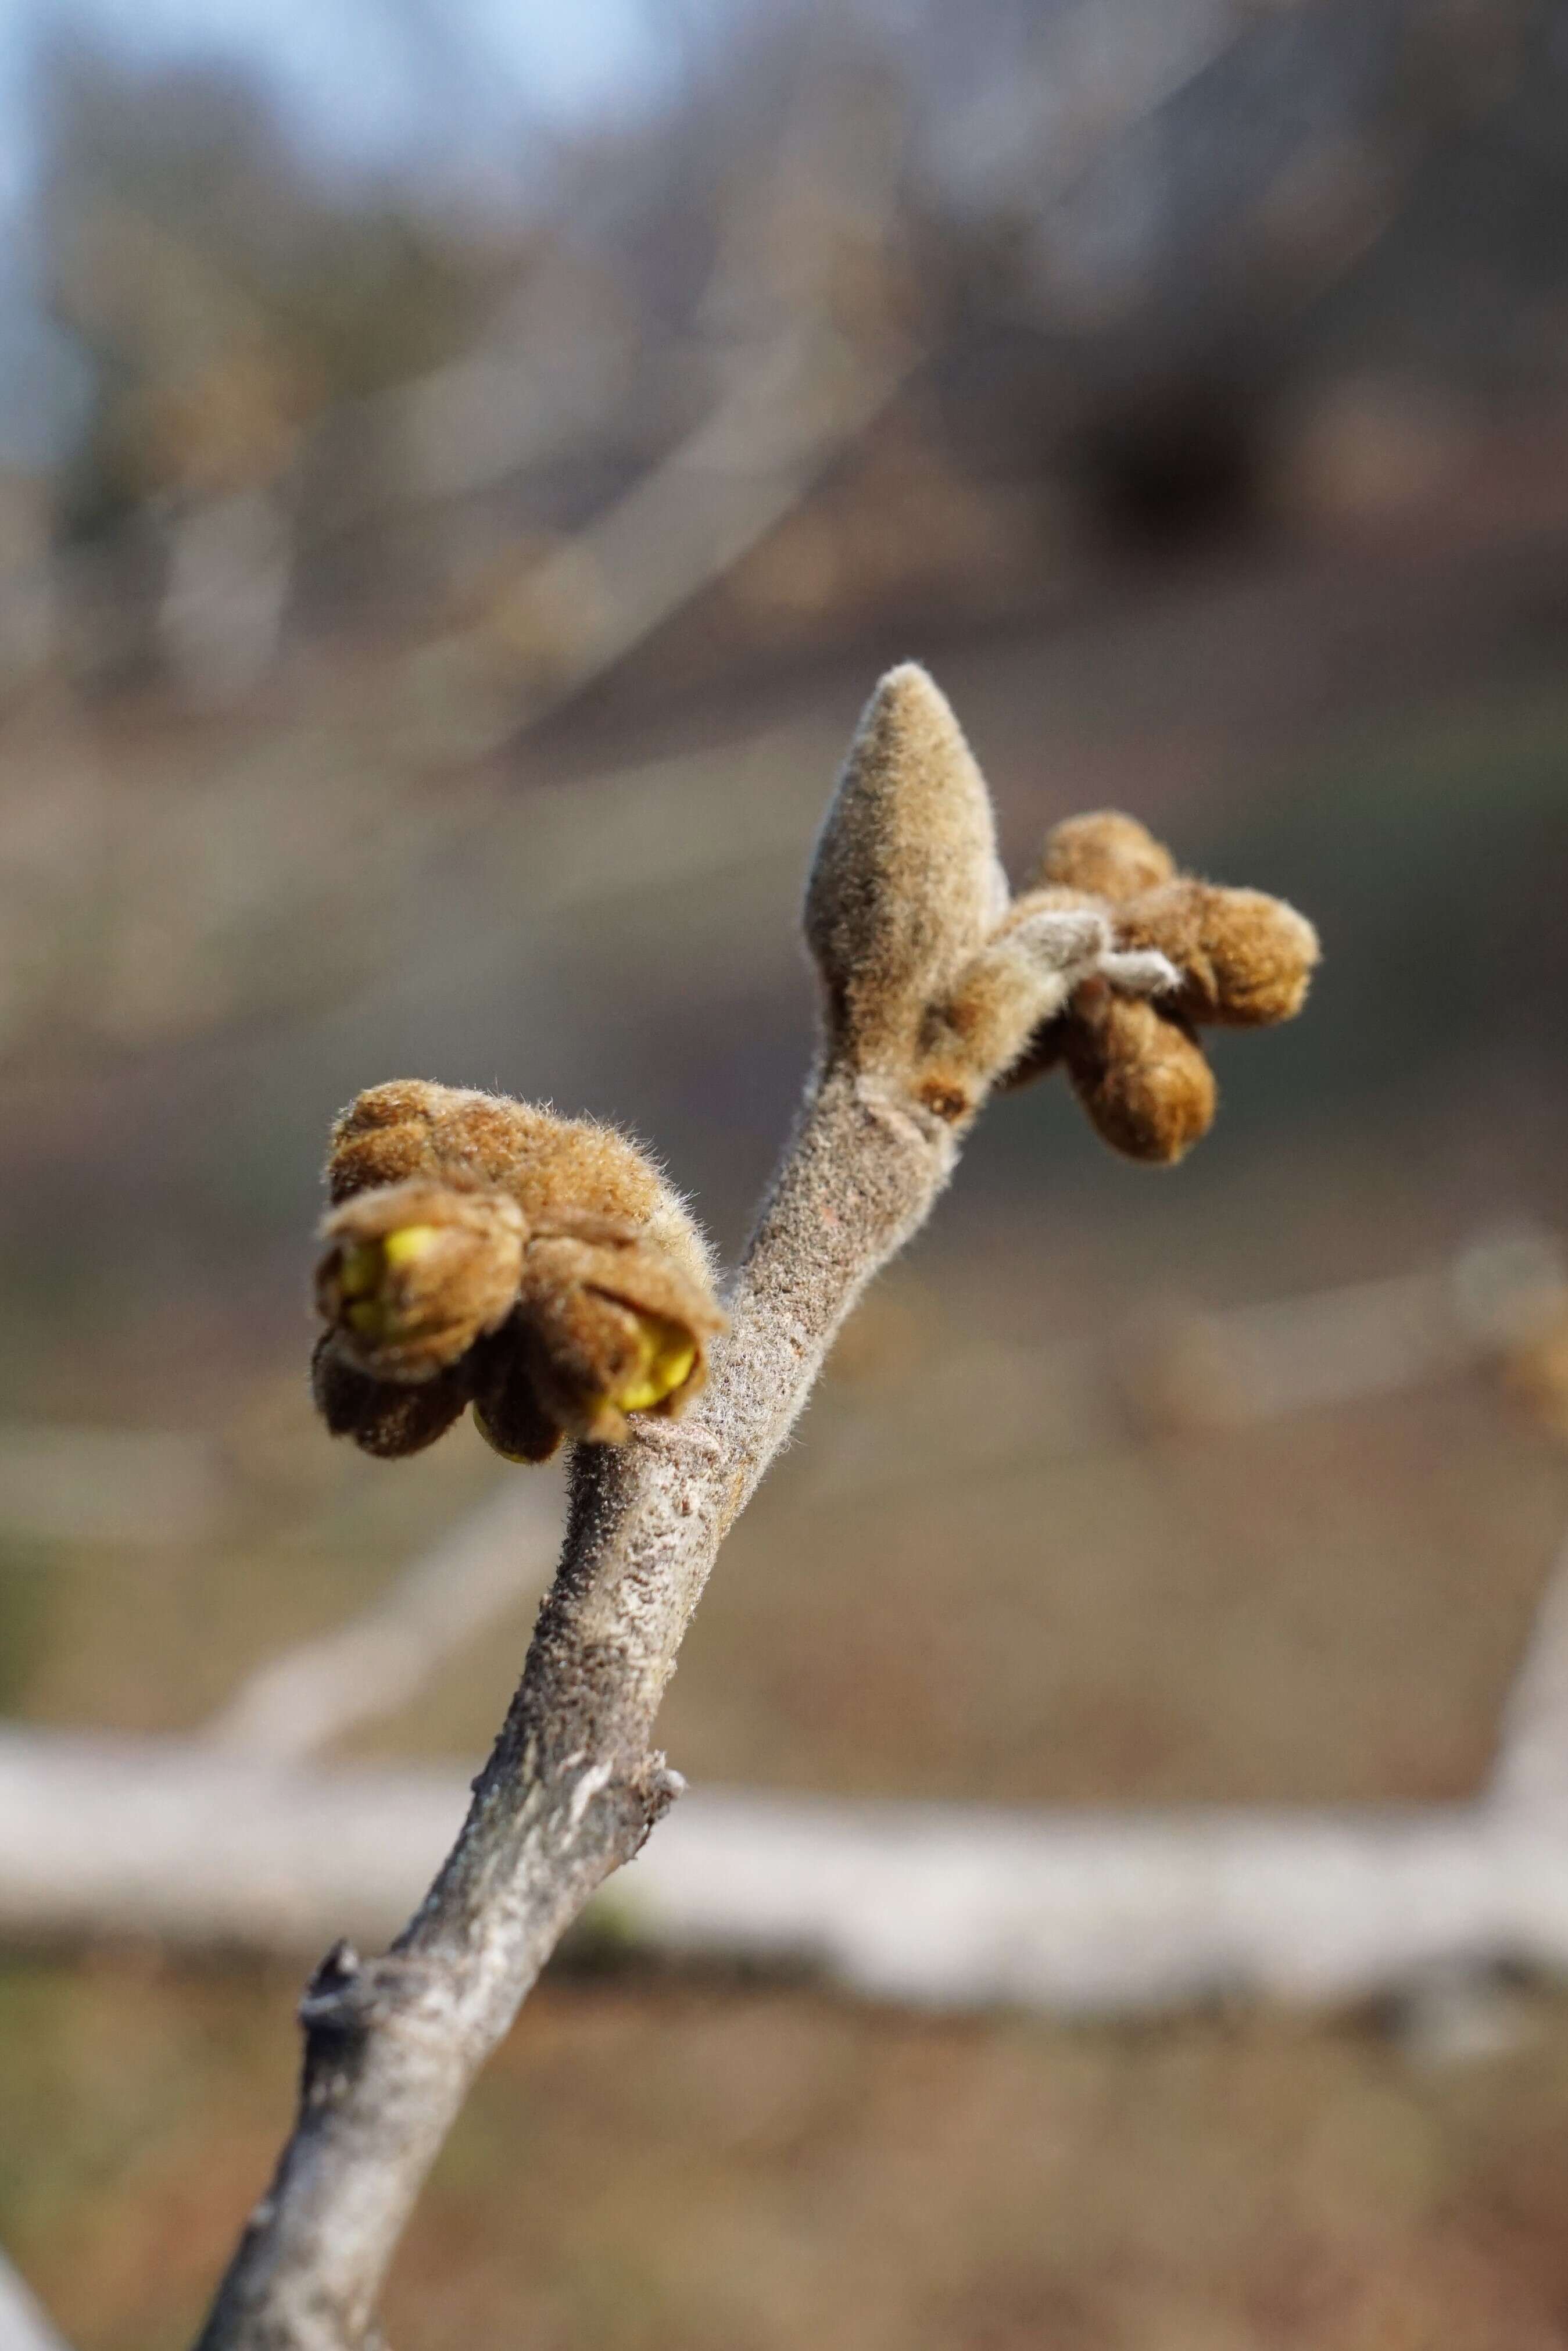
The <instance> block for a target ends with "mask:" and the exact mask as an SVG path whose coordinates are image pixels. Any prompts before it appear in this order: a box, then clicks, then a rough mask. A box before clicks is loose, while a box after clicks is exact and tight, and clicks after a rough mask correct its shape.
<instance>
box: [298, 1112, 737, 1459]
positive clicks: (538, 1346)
mask: <svg viewBox="0 0 1568 2351" xmlns="http://www.w3.org/2000/svg"><path fill="white" fill-rule="evenodd" d="M329 1176H330V1180H331V1184H332V1187H333V1192H334V1195H335V1196H336V1198H337V1200H338V1202H339V1204H340V1205H339V1206H338V1207H335V1208H334V1209H333V1211H332V1213H331V1214H330V1215H329V1217H328V1219H327V1222H326V1225H325V1227H324V1237H325V1238H326V1240H327V1242H328V1249H327V1254H326V1256H325V1258H324V1259H323V1260H322V1263H321V1266H320V1269H319V1274H318V1277H317V1302H318V1305H319V1309H320V1312H321V1315H322V1318H323V1320H324V1322H326V1324H327V1326H328V1327H327V1332H326V1334H325V1336H324V1337H323V1339H322V1341H321V1343H320V1345H319V1348H318V1350H317V1357H316V1367H315V1373H314V1384H315V1392H316V1400H317V1403H318V1405H319V1408H320V1410H321V1412H322V1414H323V1416H324V1417H325V1418H326V1420H327V1423H328V1426H329V1427H330V1428H331V1429H332V1430H333V1432H334V1433H335V1434H339V1435H344V1436H350V1437H353V1439H354V1440H355V1442H356V1443H357V1444H359V1445H361V1446H362V1447H364V1449H365V1450H366V1451H367V1452H371V1453H377V1454H381V1455H382V1456H396V1455H401V1454H405V1453H412V1452H416V1451H418V1450H419V1449H420V1448H421V1447H423V1446H425V1445H428V1444H431V1443H432V1442H433V1441H434V1438H435V1437H439V1436H440V1435H441V1434H442V1432H443V1431H444V1429H446V1428H448V1427H450V1426H451V1425H452V1423H453V1421H454V1420H455V1419H456V1418H457V1417H458V1416H459V1415H460V1414H461V1413H462V1411H463V1410H464V1408H465V1406H466V1405H472V1406H473V1411H474V1418H475V1424H476V1426H477V1428H478V1430H479V1433H480V1434H481V1436H482V1437H484V1438H485V1439H486V1443H488V1444H489V1445H491V1446H492V1447H494V1448H495V1450H496V1451H497V1453H500V1454H502V1455H504V1456H505V1457H506V1458H507V1459H508V1460H514V1461H542V1460H544V1459H546V1458H548V1457H549V1455H550V1454H551V1453H552V1452H553V1451H554V1450H555V1448H556V1447H557V1446H558V1445H559V1442H560V1440H561V1437H563V1436H570V1437H578V1438H584V1439H588V1440H590V1441H592V1442H596V1443H601V1444H619V1443H620V1442H621V1441H622V1439H623V1438H624V1437H626V1436H627V1434H628V1420H627V1416H628V1415H629V1414H632V1413H654V1414H658V1415H660V1416H664V1417H670V1416H674V1415H675V1414H677V1413H679V1412H682V1411H684V1409H685V1406H686V1405H687V1404H688V1403H689V1402H690V1401H691V1399H692V1397H693V1396H695V1395H696V1394H697V1392H698V1390H699V1389H700V1388H701V1386H702V1384H703V1380H704V1378H705V1376H706V1365H707V1344H708V1342H709V1340H710V1339H711V1338H712V1337H713V1336H714V1335H715V1333H716V1332H718V1331H719V1330H721V1329H722V1328H723V1317H722V1315H721V1314H720V1313H719V1311H718V1309H717V1308H716V1305H715V1304H714V1301H713V1296H712V1292H711V1290H710V1288H709V1285H708V1279H707V1266H706V1256H705V1253H704V1250H703V1246H702V1242H701V1238H700V1237H699V1236H698V1234H697V1232H696V1228H695V1226H694V1225H693V1224H692V1222H691V1219H690V1217H688V1216H687V1215H686V1212H685V1208H684V1207H683V1206H682V1204H681V1203H680V1201H679V1200H678V1199H677V1198H676V1196H675V1195H674V1194H673V1193H672V1192H671V1191H670V1190H669V1188H668V1186H666V1185H665V1184H664V1179H663V1177H662V1176H661V1175H659V1172H658V1170H657V1169H656V1168H655V1167H654V1166H653V1165H652V1163H651V1162H650V1161H648V1160H647V1159H646V1158H644V1156H643V1154H642V1153H640V1152H638V1151H637V1150H636V1148H635V1146H634V1145H632V1144H629V1143H627V1142H626V1140H625V1139H624V1137H623V1136H621V1135H618V1134H615V1133H614V1132H613V1131H612V1129H609V1128H604V1127H592V1126H588V1125H585V1124H580V1123H573V1122H571V1121H569V1120H565V1119H558V1118H556V1117H555V1116H554V1114H553V1113H549V1112H545V1111H538V1110H535V1109H533V1108H531V1107H530V1106H528V1104H526V1103H521V1102H507V1101H506V1100H504V1099H503V1098H501V1097H498V1096H496V1095H489V1094H464V1093H457V1092H453V1091H451V1090H450V1089H448V1088H445V1087H441V1086H432V1085H424V1084H422V1083H419V1082H417V1081H398V1082H397V1083H395V1084H393V1085H391V1086H382V1087H378V1088H376V1089H375V1090H374V1091H373V1092H371V1093H369V1094H365V1095H361V1098H360V1100H359V1102H356V1103H355V1104H354V1105H353V1106H352V1107H351V1108H350V1110H349V1111H348V1112H347V1113H345V1114H344V1116H343V1118H342V1119H341V1120H340V1122H339V1124H338V1128H337V1131H336V1134H335V1136H334V1143H333V1153H332V1159H331V1162H330V1165H329ZM415 1396H417V1397H418V1399H419V1402H418V1404H417V1405H415V1404H414V1403H413V1398H414V1397H415Z"/></svg>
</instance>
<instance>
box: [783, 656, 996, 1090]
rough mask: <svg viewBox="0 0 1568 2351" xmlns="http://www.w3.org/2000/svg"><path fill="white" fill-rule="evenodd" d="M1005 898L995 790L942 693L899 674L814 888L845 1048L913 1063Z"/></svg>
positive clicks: (865, 736) (861, 745) (851, 772)
mask: <svg viewBox="0 0 1568 2351" xmlns="http://www.w3.org/2000/svg"><path fill="white" fill-rule="evenodd" d="M1006 903H1007V898H1006V883H1005V882H1004V881H1003V879H1002V877H1001V873H1000V869H999V867H998V862H997V850H996V831H995V826H994V823H993V820H992V815H991V803H990V796H989V794H988V791H987V789H986V785H985V779H984V778H983V777H982V776H981V774H980V771H979V768H977V765H976V763H975V760H974V758H973V755H972V754H971V752H970V750H969V747H968V745H967V743H966V741H965V740H964V737H963V734H962V731H961V730H960V728H959V726H958V722H957V720H956V718H955V717H954V716H953V713H952V711H951V710H950V708H949V707H948V705H947V703H946V699H945V697H944V696H943V695H941V694H940V693H939V692H938V691H937V688H936V685H935V684H933V683H932V681H931V679H930V678H929V677H928V676H927V675H926V674H925V671H924V670H923V669H921V668H919V667H918V666H917V665H916V664H915V663H913V662H909V663H905V664H904V665H903V667H902V668H899V669H895V670H891V671H890V672H889V673H888V674H887V675H886V676H885V677H884V678H883V681H882V683H881V684H880V685H879V686H878V687H877V689H876V692H875V693H874V694H873V695H872V698H871V700H870V702H869V703H868V704H867V705H866V708H865V713H864V716H862V720H861V723H860V727H859V730H858V732H857V733H856V736H855V738H854V741H853V742H852V745H851V747H850V752H849V758H848V759H847V761H846V762H845V766H844V769H843V773H842V775H841V778H840V782H839V788H838V790H837V792H836V794H835V795H834V798H833V801H832V804H831V807H830V809H829V810H828V814H827V819H826V821H825V822H824V824H823V827H822V831H821V838H820V839H819V841H818V843H817V852H816V857H815V860H814V862H813V864H812V868H811V878H810V885H809V888H808V890H807V894H806V914H805V928H806V937H807V941H808V944H809V945H810V950H811V953H812V956H814V958H815V960H816V964H817V968H818V970H819V972H820V973H821V977H822V982H823V986H824V987H825V989H826V992H827V999H828V1018H829V1025H830V1030H831V1038H832V1041H833V1043H834V1045H835V1046H836V1047H838V1048H841V1049H842V1050H846V1051H847V1052H849V1053H850V1054H851V1055H852V1058H853V1060H854V1061H856V1062H857V1063H858V1064H859V1065H860V1066H861V1067H862V1068H863V1067H867V1066H870V1065H873V1064H878V1065H883V1066H893V1067H894V1068H897V1067H900V1066H901V1065H903V1066H907V1064H908V1063H909V1061H910V1059H911V1056H912V1055H913V1053H914V1051H915V1044H916V1039H917V1035H918V1031H919V1028H920V1023H921V1019H922V1017H923V1015H924V1014H925V1011H926V1009H927V1008H928V1007H929V1006H930V1005H931V1004H932V1003H933V1001H934V1000H935V999H936V998H937V997H938V996H939V995H940V994H941V993H942V992H943V991H944V989H945V988H946V987H949V986H950V985H951V983H952V982H953V980H954V979H955V977H956V975H957V973H958V972H959V970H960V969H961V968H962V967H963V966H964V965H965V964H966V963H967V961H968V960H969V958H970V957H971V956H973V955H974V954H975V953H976V952H977V949H978V948H979V947H980V946H982V945H983V944H984V942H985V939H986V937H987V935H988V932H989V931H990V929H991V927H992V925H994V923H995V922H996V921H997V919H998V916H999V915H1000V914H1001V912H1002V909H1003V907H1004V906H1005V904H1006Z"/></svg>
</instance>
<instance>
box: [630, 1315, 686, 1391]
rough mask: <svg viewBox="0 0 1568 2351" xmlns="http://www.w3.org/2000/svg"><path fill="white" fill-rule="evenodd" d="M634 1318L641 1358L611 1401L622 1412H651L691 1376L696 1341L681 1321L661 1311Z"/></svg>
mask: <svg viewBox="0 0 1568 2351" xmlns="http://www.w3.org/2000/svg"><path fill="white" fill-rule="evenodd" d="M636 1321H637V1326H638V1327H637V1337H638V1343H639V1356H640V1360H639V1362H638V1364H637V1366H636V1369H635V1370H634V1371H632V1372H631V1373H630V1374H628V1375H627V1377H626V1379H625V1380H624V1381H623V1382H622V1384H621V1386H620V1387H619V1388H617V1389H616V1391H615V1393H614V1395H613V1396H612V1403H614V1404H616V1405H619V1406H620V1408H621V1410H622V1412H651V1411H652V1410H653V1406H654V1405H658V1404H663V1403H664V1398H665V1397H666V1396H668V1395H674V1392H675V1390H676V1389H677V1388H680V1387H684V1386H685V1384H686V1382H687V1380H688V1379H690V1377H691V1374H692V1366H693V1364H695V1362H696V1359H697V1347H696V1341H695V1339H694V1338H693V1336H692V1334H691V1332H689V1331H688V1330H687V1329H686V1327H685V1324H684V1323H681V1322H670V1321H669V1320H668V1319H667V1318H666V1317H665V1316H664V1315H663V1314H648V1313H639V1314H638V1315H637V1317H636Z"/></svg>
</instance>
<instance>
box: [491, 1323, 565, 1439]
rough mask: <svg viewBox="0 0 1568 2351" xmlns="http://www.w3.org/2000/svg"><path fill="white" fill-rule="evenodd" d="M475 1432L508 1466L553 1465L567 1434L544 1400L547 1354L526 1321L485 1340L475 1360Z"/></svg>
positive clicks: (513, 1324) (506, 1324) (507, 1325)
mask: <svg viewBox="0 0 1568 2351" xmlns="http://www.w3.org/2000/svg"><path fill="white" fill-rule="evenodd" d="M470 1360H471V1362H472V1364H473V1380H474V1426H475V1427H476V1429H477V1430H478V1432H479V1434H480V1436H481V1437H483V1438H484V1440H485V1442H486V1445H487V1446H489V1447H490V1448H491V1450H492V1451H493V1452H496V1453H498V1454H500V1455H501V1457H502V1458H503V1459H504V1460H507V1461H521V1462H538V1461H548V1460H549V1458H550V1456H551V1454H552V1453H554V1452H555V1450H556V1448H557V1447H558V1446H559V1444H560V1441H561V1438H562V1437H564V1436H565V1434H566V1431H565V1429H564V1428H563V1427H562V1426H561V1423H560V1422H559V1420H558V1419H556V1418H555V1417H554V1416H553V1415H552V1414H550V1413H549V1412H548V1411H547V1410H546V1409H545V1406H544V1405H543V1404H542V1403H541V1401H540V1398H539V1383H538V1372H539V1367H540V1364H541V1362H542V1360H543V1357H542V1350H541V1349H540V1347H539V1346H538V1344H537V1343H536V1342H535V1339H534V1336H533V1333H532V1332H531V1331H530V1330H529V1328H528V1324H527V1323H526V1322H524V1321H523V1319H522V1318H521V1317H520V1316H517V1315H515V1316H514V1317H513V1318H512V1320H511V1322H507V1323H505V1324H504V1325H503V1326H502V1328H501V1330H500V1331H499V1332H497V1335H496V1337H495V1338H494V1339H482V1340H481V1341H480V1342H479V1344H478V1346H477V1347H476V1349H475V1350H474V1353H473V1356H472V1357H471V1359H470Z"/></svg>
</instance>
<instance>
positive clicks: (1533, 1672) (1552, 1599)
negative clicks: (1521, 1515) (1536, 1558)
mask: <svg viewBox="0 0 1568 2351" xmlns="http://www.w3.org/2000/svg"><path fill="white" fill-rule="evenodd" d="M1491 1796H1492V1801H1493V1802H1494V1803H1496V1804H1499V1805H1500V1806H1502V1807H1504V1808H1505V1809H1508V1810H1512V1811H1515V1812H1518V1811H1523V1810H1525V1809H1530V1810H1532V1811H1535V1812H1540V1813H1547V1812H1551V1811H1554V1810H1555V1811H1557V1812H1560V1813H1563V1816H1564V1817H1568V1537H1565V1538H1564V1539H1563V1545H1562V1548H1561V1549H1560V1550H1559V1552H1558V1553H1557V1559H1556V1563H1555V1564H1554V1566H1553V1568H1552V1573H1551V1575H1550V1577H1549V1578H1548V1580H1547V1584H1546V1590H1545V1592H1544V1593H1543V1594H1542V1599H1541V1604H1540V1605H1539V1607H1538V1608H1537V1610H1536V1614H1535V1625H1534V1628H1533V1630H1532V1631H1531V1636H1530V1641H1529V1644H1528V1646H1527V1647H1526V1649H1525V1653H1524V1658H1523V1662H1522V1663H1521V1666H1520V1668H1519V1671H1518V1673H1517V1674H1516V1675H1515V1676H1514V1679H1513V1686H1512V1687H1511V1690H1510V1691H1509V1694H1508V1699H1507V1702H1506V1704H1505V1706H1504V1708H1503V1716H1502V1730H1501V1736H1500V1739H1499V1741H1498V1755H1497V1763H1496V1766H1495V1768H1494V1770H1493V1772H1492V1778H1491Z"/></svg>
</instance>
